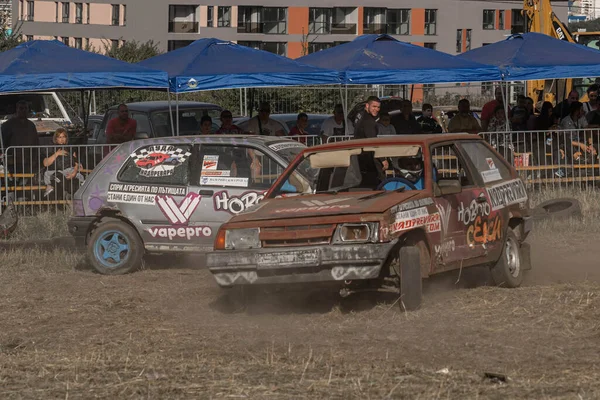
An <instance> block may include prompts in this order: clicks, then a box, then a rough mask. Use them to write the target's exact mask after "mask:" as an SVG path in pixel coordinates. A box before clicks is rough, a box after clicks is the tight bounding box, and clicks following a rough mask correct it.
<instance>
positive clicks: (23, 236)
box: [9, 211, 71, 241]
mask: <svg viewBox="0 0 600 400" xmlns="http://www.w3.org/2000/svg"><path fill="white" fill-rule="evenodd" d="M70 216H71V212H70V211H66V212H57V213H53V212H44V213H39V214H37V215H36V216H33V217H19V223H18V224H17V229H15V231H14V232H13V234H12V235H11V236H10V238H9V240H13V241H20V240H39V239H52V238H55V237H60V236H69V230H68V228H67V221H68V220H69V218H70Z"/></svg>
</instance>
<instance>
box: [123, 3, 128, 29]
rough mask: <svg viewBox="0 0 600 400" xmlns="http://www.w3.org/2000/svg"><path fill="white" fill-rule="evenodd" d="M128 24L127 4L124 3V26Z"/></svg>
mask: <svg viewBox="0 0 600 400" xmlns="http://www.w3.org/2000/svg"><path fill="white" fill-rule="evenodd" d="M125 25H127V6H126V5H125V4H123V26H125Z"/></svg>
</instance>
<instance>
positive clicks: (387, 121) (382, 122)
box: [377, 112, 396, 136]
mask: <svg viewBox="0 0 600 400" xmlns="http://www.w3.org/2000/svg"><path fill="white" fill-rule="evenodd" d="M391 123H392V119H391V118H390V114H388V113H387V112H382V113H381V114H379V122H378V123H377V136H382V135H384V136H386V135H387V136H389V135H395V134H396V129H395V128H394V125H391Z"/></svg>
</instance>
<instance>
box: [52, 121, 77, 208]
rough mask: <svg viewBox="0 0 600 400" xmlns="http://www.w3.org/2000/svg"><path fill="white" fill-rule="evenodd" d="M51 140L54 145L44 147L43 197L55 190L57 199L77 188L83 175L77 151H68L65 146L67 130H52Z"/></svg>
mask: <svg viewBox="0 0 600 400" xmlns="http://www.w3.org/2000/svg"><path fill="white" fill-rule="evenodd" d="M52 141H53V142H54V144H55V145H56V146H53V147H49V148H48V149H46V158H44V160H43V164H44V167H46V170H45V171H44V184H45V185H46V191H45V192H44V197H48V196H49V195H50V193H52V192H55V196H56V198H57V199H62V198H64V194H65V193H68V194H69V195H72V194H73V193H75V192H76V191H77V189H79V186H80V185H81V184H82V183H83V175H81V173H80V172H79V170H80V166H79V163H78V162H77V153H75V152H73V153H70V149H68V148H66V147H65V146H67V144H68V141H69V137H68V135H67V131H66V130H65V129H63V128H58V129H57V130H56V132H54V137H53V138H52Z"/></svg>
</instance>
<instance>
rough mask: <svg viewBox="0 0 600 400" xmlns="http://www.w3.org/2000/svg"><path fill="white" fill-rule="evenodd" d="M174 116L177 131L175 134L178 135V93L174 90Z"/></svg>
mask: <svg viewBox="0 0 600 400" xmlns="http://www.w3.org/2000/svg"><path fill="white" fill-rule="evenodd" d="M175 117H176V121H177V123H176V124H177V131H176V134H175V136H179V93H178V92H175Z"/></svg>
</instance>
